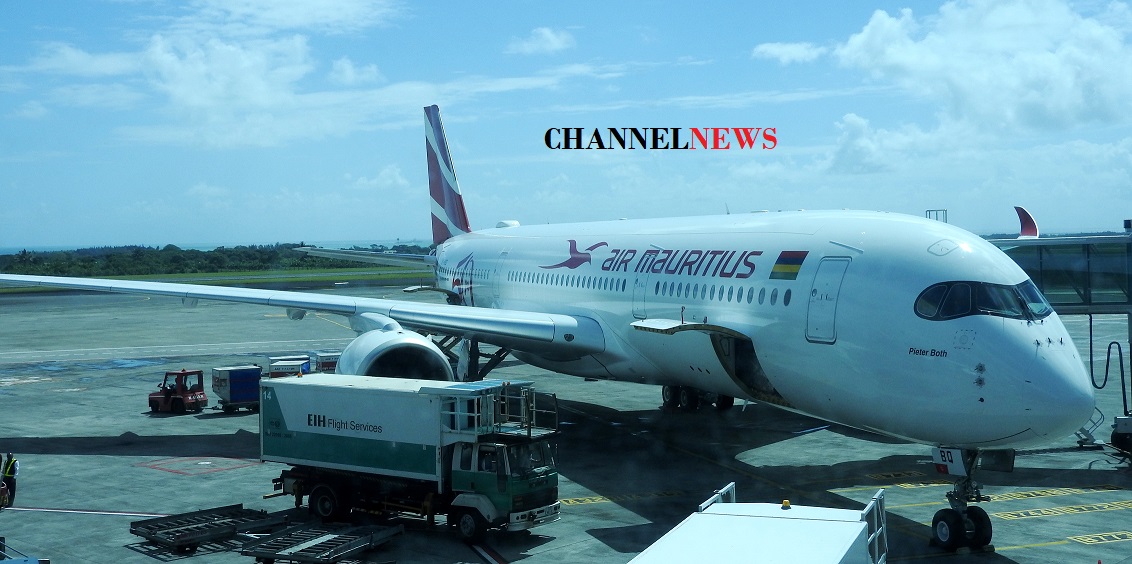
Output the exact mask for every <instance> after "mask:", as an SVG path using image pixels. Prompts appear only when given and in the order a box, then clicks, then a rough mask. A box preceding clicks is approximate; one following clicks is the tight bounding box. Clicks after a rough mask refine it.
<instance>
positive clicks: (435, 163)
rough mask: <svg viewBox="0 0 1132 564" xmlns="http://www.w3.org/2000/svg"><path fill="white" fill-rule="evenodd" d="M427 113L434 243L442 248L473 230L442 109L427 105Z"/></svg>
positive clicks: (426, 126)
mask: <svg viewBox="0 0 1132 564" xmlns="http://www.w3.org/2000/svg"><path fill="white" fill-rule="evenodd" d="M424 113H425V151H426V153H427V157H428V191H429V194H430V195H431V196H432V242H433V243H435V244H437V245H439V244H441V243H443V242H445V241H447V240H448V239H450V238H451V237H453V236H455V235H459V234H462V233H468V232H470V231H471V227H470V226H469V225H468V214H467V212H465V211H464V197H463V196H462V195H460V184H459V183H458V182H456V169H455V168H454V167H453V166H452V156H451V155H450V154H449V153H448V141H447V140H446V139H445V138H444V124H443V123H441V121H440V108H439V107H437V106H435V105H433V106H428V107H426V108H425V109H424Z"/></svg>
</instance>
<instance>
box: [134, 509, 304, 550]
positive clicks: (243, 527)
mask: <svg viewBox="0 0 1132 564" xmlns="http://www.w3.org/2000/svg"><path fill="white" fill-rule="evenodd" d="M287 523H288V518H287V517H286V516H284V515H270V514H268V513H267V512H266V511H262V510H256V509H244V504H242V503H240V504H236V505H225V506H221V507H213V508H210V509H202V510H200V511H193V512H191V513H180V514H177V515H169V516H166V517H155V518H153V519H145V520H142V521H134V522H133V523H130V533H131V534H134V535H137V536H139V537H142V538H145V539H146V540H149V541H150V542H152V543H154V544H157V545H160V546H163V547H166V548H169V549H171V550H173V551H176V552H193V551H195V550H196V549H197V547H198V546H200V545H201V544H204V543H208V542H216V541H221V540H226V539H231V538H235V537H236V535H238V534H242V533H262V532H265V531H270V530H271V529H274V528H276V527H280V526H284V525H286V524H287Z"/></svg>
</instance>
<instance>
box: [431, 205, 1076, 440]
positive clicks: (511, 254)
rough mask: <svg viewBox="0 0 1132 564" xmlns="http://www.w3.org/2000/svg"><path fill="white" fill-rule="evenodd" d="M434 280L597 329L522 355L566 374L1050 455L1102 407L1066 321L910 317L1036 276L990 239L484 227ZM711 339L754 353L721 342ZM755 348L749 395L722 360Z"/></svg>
mask: <svg viewBox="0 0 1132 564" xmlns="http://www.w3.org/2000/svg"><path fill="white" fill-rule="evenodd" d="M571 241H573V243H572V242H571ZM437 279H438V284H439V285H440V286H441V287H442V288H445V289H449V290H452V291H454V292H457V293H458V294H460V296H461V297H462V299H463V301H464V303H465V304H467V305H472V306H479V307H491V308H506V309H511V310H525V311H536V312H544V313H561V314H568V315H574V316H579V317H589V318H592V319H593V320H595V321H596V322H597V323H598V324H600V325H601V327H602V329H603V331H604V332H605V334H606V348H605V351H604V352H601V353H598V354H593V355H589V356H585V357H582V358H553V357H552V356H550V355H541V354H539V352H538V351H537V350H534V351H526V353H525V354H524V353H517V356H519V358H521V359H522V360H524V361H527V362H529V363H531V364H534V365H537V366H540V367H543V368H547V369H550V370H554V371H557V372H562V373H566V374H574V375H577V376H586V377H598V378H609V379H617V380H628V381H637V382H646V383H652V384H664V385H675V386H690V387H694V388H697V389H700V390H704V391H707V392H713V393H717V394H723V395H730V396H734V397H739V398H746V399H758V400H763V401H769V402H772V403H776V404H779V405H781V406H783V407H786V408H788V409H794V410H797V411H800V412H803V413H807V414H810V415H814V416H817V417H821V418H824V419H827V420H830V421H835V422H839V423H843V424H846V425H850V426H854V427H858V428H862V429H869V430H873V431H876V432H879V433H883V434H886V435H891V436H896V437H901V438H905V439H909V440H914V441H918V442H924V443H929V444H941V445H949V446H957V447H970V448H995V447H1006V446H1022V445H1028V444H1037V443H1042V442H1048V441H1049V440H1051V439H1056V438H1058V437H1061V436H1064V435H1068V434H1071V433H1072V432H1073V431H1074V430H1076V429H1077V428H1078V427H1079V426H1080V425H1081V424H1082V423H1084V422H1085V421H1086V420H1087V419H1088V418H1089V416H1090V414H1091V412H1092V409H1093V394H1092V388H1091V387H1090V384H1089V380H1088V375H1087V374H1086V372H1085V370H1084V367H1083V366H1082V364H1081V361H1080V359H1079V357H1078V354H1077V351H1076V348H1075V347H1074V345H1073V343H1072V341H1071V340H1070V338H1069V335H1068V334H1067V332H1066V330H1065V328H1064V326H1063V325H1062V323H1061V321H1060V320H1059V319H1058V317H1057V315H1056V314H1052V315H1049V316H1047V317H1044V318H1043V319H1040V320H1031V319H1017V318H1007V317H1001V316H994V315H967V316H963V317H958V318H955V319H947V320H942V321H940V320H929V319H925V318H922V317H921V316H918V315H916V313H915V310H914V307H915V302H916V300H917V296H919V295H920V293H921V292H922V291H924V290H925V289H927V288H928V287H929V286H932V285H933V284H936V283H940V282H948V281H973V282H985V283H990V284H1001V285H1017V284H1020V283H1022V282H1024V281H1027V280H1028V277H1027V276H1026V274H1025V272H1023V271H1022V270H1021V269H1020V268H1019V267H1018V266H1017V265H1016V264H1015V263H1014V262H1013V261H1012V260H1011V259H1010V258H1009V257H1007V256H1006V255H1005V254H1003V253H1002V252H1001V251H999V250H998V249H997V248H996V247H994V246H993V245H991V244H989V243H987V242H985V241H983V240H982V239H981V238H979V237H978V236H976V235H973V234H971V233H969V232H967V231H964V230H961V229H958V228H956V227H953V226H950V225H947V224H945V223H941V222H937V221H931V220H926V219H921V218H917V217H912V216H905V215H899V214H889V213H876V212H847V211H828V212H779V213H756V214H742V215H725V216H714V217H699V218H674V219H656V220H633V221H611V222H598V223H584V224H563V225H538V226H516V227H506V228H497V229H488V230H483V231H478V232H473V233H470V234H466V235H459V236H457V237H454V238H452V239H450V240H448V241H447V242H445V243H444V244H442V245H440V246H439V247H438V249H437ZM642 320H669V321H671V322H672V323H673V324H675V323H678V322H682V323H684V324H700V326H701V327H707V328H708V329H706V330H703V331H701V330H688V331H681V332H676V333H675V334H661V333H657V332H650V331H643V330H639V329H638V328H637V327H634V326H633V325H632V324H633V323H635V322H640V321H642ZM712 327H715V328H718V329H717V330H716V333H717V334H718V333H719V331H723V330H726V331H730V332H734V333H736V334H737V335H739V336H741V337H742V338H740V339H713V338H712V337H711V336H710V333H711V332H712V329H710V328H712ZM747 339H749V342H750V344H753V356H755V357H757V361H756V363H757V364H758V366H759V367H760V368H761V370H759V371H758V376H757V377H749V378H745V379H744V378H742V377H736V376H735V373H736V370H735V369H734V366H728V362H727V360H726V358H728V355H729V354H731V353H732V351H728V350H725V349H727V348H728V347H732V346H739V345H741V343H739V341H743V340H747ZM744 362H745V361H744Z"/></svg>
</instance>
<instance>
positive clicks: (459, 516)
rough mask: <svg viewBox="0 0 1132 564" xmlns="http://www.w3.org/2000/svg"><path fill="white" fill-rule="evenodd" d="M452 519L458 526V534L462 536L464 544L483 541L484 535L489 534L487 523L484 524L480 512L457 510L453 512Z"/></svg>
mask: <svg viewBox="0 0 1132 564" xmlns="http://www.w3.org/2000/svg"><path fill="white" fill-rule="evenodd" d="M451 519H452V522H453V523H455V524H456V532H457V533H459V534H460V540H462V541H464V542H479V541H481V540H483V535H484V533H485V532H487V523H486V522H484V520H483V517H480V512H479V511H476V510H475V509H457V510H454V511H453V515H452V516H451Z"/></svg>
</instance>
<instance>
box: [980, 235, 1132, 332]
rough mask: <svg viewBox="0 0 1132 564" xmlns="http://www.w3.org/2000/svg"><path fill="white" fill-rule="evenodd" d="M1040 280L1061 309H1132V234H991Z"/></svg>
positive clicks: (1040, 285)
mask: <svg viewBox="0 0 1132 564" xmlns="http://www.w3.org/2000/svg"><path fill="white" fill-rule="evenodd" d="M991 243H994V244H995V245H997V246H998V247H1000V248H1001V249H1002V250H1003V251H1004V252H1005V253H1006V254H1007V255H1008V256H1010V258H1012V259H1014V262H1016V263H1018V266H1021V267H1022V270H1025V271H1026V274H1028V275H1029V276H1030V278H1031V279H1032V280H1033V281H1034V284H1036V285H1037V286H1038V289H1040V290H1041V291H1042V294H1044V295H1045V297H1046V299H1047V300H1049V303H1050V305H1052V306H1053V308H1054V310H1056V311H1057V313H1059V314H1062V315H1065V314H1088V313H1129V312H1130V311H1132V286H1130V283H1132V236H1130V235H1102V236H1095V237H1048V238H1040V239H997V240H991Z"/></svg>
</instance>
